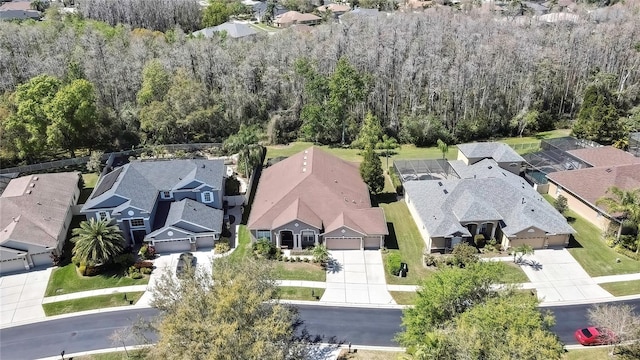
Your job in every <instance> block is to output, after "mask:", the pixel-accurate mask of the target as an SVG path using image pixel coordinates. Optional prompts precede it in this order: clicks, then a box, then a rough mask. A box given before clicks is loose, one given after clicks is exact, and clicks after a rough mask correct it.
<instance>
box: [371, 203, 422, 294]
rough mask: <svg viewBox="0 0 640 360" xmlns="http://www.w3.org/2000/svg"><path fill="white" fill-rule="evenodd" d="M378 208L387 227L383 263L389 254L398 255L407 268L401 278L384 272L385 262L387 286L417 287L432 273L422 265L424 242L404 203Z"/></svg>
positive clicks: (382, 205)
mask: <svg viewBox="0 0 640 360" xmlns="http://www.w3.org/2000/svg"><path fill="white" fill-rule="evenodd" d="M380 207H382V208H383V209H384V213H385V216H386V218H387V223H388V225H389V236H388V238H387V242H386V243H385V245H386V247H387V249H388V253H386V254H383V255H382V258H383V261H384V260H385V259H386V257H387V256H389V254H391V253H400V256H401V258H402V261H403V262H405V263H407V265H408V267H409V272H408V273H407V277H405V278H401V277H397V276H393V275H391V274H389V273H388V272H387V271H386V261H385V275H386V278H387V284H399V285H417V284H419V283H420V281H421V280H422V279H424V278H426V277H428V276H429V275H430V274H431V273H432V272H433V270H428V269H426V268H425V267H424V266H423V265H422V252H423V251H424V247H425V244H424V240H423V239H422V236H421V235H420V232H419V231H418V228H417V227H416V224H415V223H414V221H413V218H412V217H411V214H410V213H409V209H408V208H407V205H406V204H405V202H404V201H397V202H392V203H388V204H380Z"/></svg>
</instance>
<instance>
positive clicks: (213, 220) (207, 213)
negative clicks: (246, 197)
mask: <svg viewBox="0 0 640 360" xmlns="http://www.w3.org/2000/svg"><path fill="white" fill-rule="evenodd" d="M223 216H224V211H222V210H219V209H214V208H212V207H209V206H207V205H205V204H202V203H199V202H197V201H194V200H191V199H183V200H180V201H176V202H172V203H171V206H170V208H169V214H168V215H167V220H166V221H165V226H170V225H174V226H175V225H176V224H178V223H179V222H180V221H186V222H189V223H192V224H194V225H198V226H200V227H203V228H205V229H209V230H211V231H219V230H220V228H221V226H222V218H223ZM178 227H179V226H178Z"/></svg>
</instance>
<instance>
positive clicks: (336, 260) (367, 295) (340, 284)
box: [320, 250, 395, 305]
mask: <svg viewBox="0 0 640 360" xmlns="http://www.w3.org/2000/svg"><path fill="white" fill-rule="evenodd" d="M330 253H331V257H332V258H333V262H332V264H331V265H329V267H328V268H327V281H326V283H327V288H326V290H325V292H324V295H322V298H321V299H320V301H321V302H324V303H349V304H385V305H387V304H395V301H394V300H393V298H392V297H391V295H390V294H389V292H388V291H387V284H386V281H385V276H384V266H383V265H382V254H381V253H380V251H377V250H364V251H361V250H342V251H338V250H332V251H330Z"/></svg>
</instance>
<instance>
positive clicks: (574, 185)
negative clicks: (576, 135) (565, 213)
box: [547, 146, 640, 230]
mask: <svg viewBox="0 0 640 360" xmlns="http://www.w3.org/2000/svg"><path fill="white" fill-rule="evenodd" d="M567 152H568V153H570V154H571V155H573V156H575V157H577V158H579V159H581V160H583V161H585V162H586V163H588V164H590V165H592V166H593V167H591V168H586V169H579V170H572V171H558V172H554V173H551V174H547V179H548V180H549V195H551V196H552V197H554V198H556V199H557V198H558V196H560V195H562V196H564V197H565V198H567V204H568V206H569V208H570V209H571V210H573V211H575V212H576V213H578V214H579V215H580V216H582V217H584V218H586V219H587V220H589V221H590V222H591V223H593V224H594V225H596V226H598V227H599V228H600V229H602V230H606V229H607V228H608V226H609V225H610V223H611V221H612V220H614V221H615V216H614V215H615V214H610V213H609V212H608V211H607V209H605V208H603V207H602V206H598V205H596V202H597V200H598V199H600V198H601V197H603V196H605V195H606V192H607V190H608V189H609V188H610V187H612V186H616V187H618V188H620V189H622V190H633V189H637V188H640V158H638V157H634V156H633V155H631V154H629V153H626V152H624V151H622V150H619V149H616V148H614V147H612V146H603V147H597V148H591V149H578V150H570V151H567Z"/></svg>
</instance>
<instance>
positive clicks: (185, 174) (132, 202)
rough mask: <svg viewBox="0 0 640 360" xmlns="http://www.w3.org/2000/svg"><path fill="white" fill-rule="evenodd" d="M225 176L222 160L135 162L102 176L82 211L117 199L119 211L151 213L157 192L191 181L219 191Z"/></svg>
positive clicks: (101, 206) (178, 186) (97, 207)
mask: <svg viewBox="0 0 640 360" xmlns="http://www.w3.org/2000/svg"><path fill="white" fill-rule="evenodd" d="M224 174H225V165H224V162H223V160H200V159H188V160H169V161H165V160H161V161H135V162H132V163H129V164H126V165H124V166H122V167H120V168H117V169H115V170H113V171H112V172H110V173H108V174H107V175H105V176H103V177H102V178H101V179H100V181H99V182H98V184H97V186H96V187H95V189H94V191H93V193H92V194H91V197H90V198H89V200H87V202H86V203H85V205H84V206H83V208H82V211H83V212H85V211H90V210H97V209H100V208H104V207H105V206H103V205H101V204H102V203H103V202H104V201H106V200H109V199H112V198H114V197H119V198H121V199H122V201H121V204H120V205H119V207H120V208H123V207H127V206H133V207H135V208H138V209H141V210H143V211H147V212H151V211H152V210H153V208H154V206H155V203H156V200H157V198H158V193H159V192H160V191H171V190H178V189H180V188H182V187H184V186H186V185H188V184H189V183H191V182H193V181H196V182H199V183H202V184H206V185H209V186H211V187H212V188H214V189H221V188H222V186H223V178H224ZM111 207H113V206H110V207H109V208H111Z"/></svg>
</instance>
